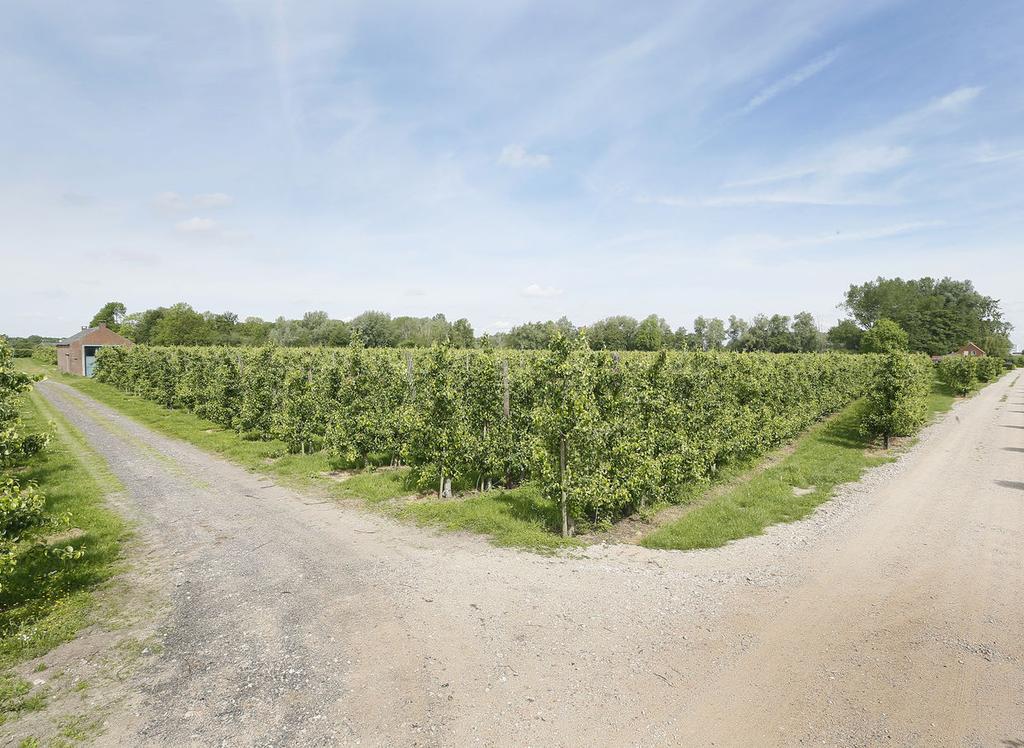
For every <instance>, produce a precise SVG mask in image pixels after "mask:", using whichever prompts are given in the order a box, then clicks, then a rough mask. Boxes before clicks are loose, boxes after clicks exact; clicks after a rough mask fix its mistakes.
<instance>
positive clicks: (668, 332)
mask: <svg viewBox="0 0 1024 748" xmlns="http://www.w3.org/2000/svg"><path fill="white" fill-rule="evenodd" d="M671 336H672V328H670V327H669V326H668V323H667V322H665V320H663V319H662V318H661V317H659V316H658V315H656V314H651V315H649V316H647V317H645V318H644V321H643V322H641V323H640V325H639V326H638V327H637V329H636V337H635V338H634V341H633V346H632V349H633V350H637V351H659V350H661V349H662V348H664V347H665V344H666V341H667V340H669V339H670V338H671Z"/></svg>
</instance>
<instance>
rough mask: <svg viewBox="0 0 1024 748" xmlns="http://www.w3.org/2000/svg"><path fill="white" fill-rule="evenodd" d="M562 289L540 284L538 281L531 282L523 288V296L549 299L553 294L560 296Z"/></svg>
mask: <svg viewBox="0 0 1024 748" xmlns="http://www.w3.org/2000/svg"><path fill="white" fill-rule="evenodd" d="M561 295H562V289H560V288H555V287H554V286H542V285H540V284H539V283H531V284H530V285H528V286H527V287H526V288H524V289H523V296H528V297H530V298H534V299H550V298H551V297H553V296H561Z"/></svg>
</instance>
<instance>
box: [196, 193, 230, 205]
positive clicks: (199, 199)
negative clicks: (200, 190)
mask: <svg viewBox="0 0 1024 748" xmlns="http://www.w3.org/2000/svg"><path fill="white" fill-rule="evenodd" d="M234 201H235V200H234V198H232V197H231V195H225V194H224V193H223V192H208V193H206V194H205V195H196V196H195V197H193V198H192V204H193V205H194V206H195V207H197V208H225V207H227V206H228V205H231V204H232V203H233V202H234Z"/></svg>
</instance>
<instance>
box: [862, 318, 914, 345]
mask: <svg viewBox="0 0 1024 748" xmlns="http://www.w3.org/2000/svg"><path fill="white" fill-rule="evenodd" d="M907 341H908V336H907V333H906V331H905V330H904V329H903V328H902V327H900V326H899V325H898V324H896V323H895V322H893V321H892V320H891V319H880V320H878V322H876V323H875V324H874V326H872V328H871V329H870V330H868V331H867V332H865V333H864V335H863V337H861V339H860V349H861V350H862V351H863V352H864V353H889V352H890V351H905V350H907Z"/></svg>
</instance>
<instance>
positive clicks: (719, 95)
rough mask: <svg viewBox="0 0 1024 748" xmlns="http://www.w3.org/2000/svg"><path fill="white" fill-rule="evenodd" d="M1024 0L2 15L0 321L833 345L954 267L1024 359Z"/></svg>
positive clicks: (38, 2)
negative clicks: (626, 323)
mask: <svg viewBox="0 0 1024 748" xmlns="http://www.w3.org/2000/svg"><path fill="white" fill-rule="evenodd" d="M1022 38H1024V8H1022V7H1021V5H1020V3H1019V1H1018V0H985V1H984V2H978V3H964V2H962V1H961V0H953V1H950V0H927V1H920V0H918V1H912V2H892V1H887V0H858V1H857V2H846V3H835V2H825V1H823V0H806V1H804V0H799V1H788V0H772V1H771V2H748V1H747V0H730V1H729V2H710V1H709V2H696V1H694V2H664V3H662V2H654V1H647V2H641V3H618V2H601V1H600V0H598V1H595V0H588V1H587V2H565V1H563V2H558V3H550V2H527V1H525V0H523V1H516V0H513V1H510V2H502V1H501V0H491V1H489V2H485V3H481V2H475V1H474V2H468V1H466V2H463V1H462V0H438V1H435V2H430V3H412V2H410V3H400V2H390V1H388V0H377V1H376V2H367V3H362V2H338V1H335V0H332V1H321V0H308V1H306V2H293V3H287V2H283V1H281V0H278V1H276V2H274V1H271V0H231V1H226V2H225V1H218V0H202V1H201V2H197V1H194V0H176V1H175V2H173V3H170V2H152V3H129V4H125V3H123V2H111V1H109V0H91V1H90V2H89V3H81V2H56V1H52V0H35V1H34V2H32V3H5V4H3V5H2V6H0V113H2V116H0V281H2V283H0V287H2V289H3V292H2V294H0V330H2V331H4V332H6V333H8V334H11V335H27V334H30V333H38V334H45V335H66V334H69V333H71V332H73V331H75V330H77V329H78V327H79V326H80V325H82V324H85V323H87V322H88V321H89V319H90V318H91V316H92V314H93V313H94V312H95V311H96V310H97V309H99V307H100V306H102V305H103V303H105V302H107V301H110V300H119V301H122V302H124V303H125V304H126V305H127V306H128V309H129V311H141V310H143V309H146V308H150V307H155V306H161V305H163V306H167V305H170V304H173V303H175V302H178V301H186V302H188V303H190V304H192V305H193V306H194V307H195V308H197V309H198V310H200V311H204V310H211V311H214V312H221V311H225V310H231V311H233V312H235V313H237V314H239V315H240V316H241V317H243V318H244V317H246V316H250V315H255V316H260V317H263V318H265V319H273V318H276V317H278V316H280V315H283V316H286V317H298V316H301V315H302V313H303V312H305V311H307V310H313V309H323V310H325V311H327V312H328V313H329V314H330V315H331V316H332V317H335V318H340V319H346V318H350V317H352V316H354V315H356V314H358V313H359V312H361V311H363V310H365V309H379V310H383V311H387V312H390V313H392V314H395V315H398V314H411V315H432V314H435V313H437V312H443V313H444V314H446V315H447V316H448V317H449V319H455V318H459V317H467V318H469V320H470V321H471V322H472V323H473V325H474V326H475V327H476V329H477V331H478V332H482V331H488V332H495V331H501V330H506V329H508V328H509V327H511V326H512V325H514V324H517V323H520V322H523V321H527V320H542V319H552V318H557V317H560V316H562V315H566V316H568V317H569V318H570V319H572V320H573V321H574V322H577V323H579V324H585V323H588V322H592V321H594V320H597V319H600V318H602V317H605V316H608V315H612V314H631V315H634V316H637V317H643V316H646V315H648V314H650V313H656V314H658V315H660V316H663V317H664V318H665V319H666V320H667V321H668V322H669V323H670V324H671V325H673V327H675V326H679V325H683V326H686V327H687V328H690V327H692V321H693V319H694V317H695V316H697V315H705V316H719V317H723V318H727V317H728V316H729V315H730V314H736V315H739V316H742V317H746V318H748V319H749V318H750V317H752V316H753V315H755V314H758V313H762V312H764V313H783V314H795V313H797V312H799V311H803V310H807V311H810V312H811V313H813V314H814V315H815V317H816V319H817V320H818V322H819V324H820V325H822V326H823V327H828V326H830V325H831V324H834V323H835V321H836V320H837V319H838V318H840V317H841V316H843V312H842V310H841V309H838V308H837V304H839V303H840V302H841V301H842V298H843V294H844V292H845V290H846V289H847V288H848V286H849V285H850V284H851V283H858V284H859V283H862V282H865V281H868V280H871V279H873V278H875V277H877V276H880V275H881V276H886V277H892V276H901V277H904V278H907V277H921V276H932V277H942V276H946V275H949V276H952V277H954V278H958V279H962V278H970V279H971V280H973V281H974V282H975V284H976V286H977V287H978V289H979V290H980V291H981V292H982V293H985V294H987V295H990V296H993V297H995V298H998V299H1000V300H1001V301H1002V306H1003V309H1004V311H1005V313H1006V316H1007V318H1008V319H1009V320H1010V321H1011V322H1012V323H1014V325H1015V326H1016V328H1017V330H1016V331H1015V333H1014V335H1013V338H1014V340H1015V341H1016V342H1017V343H1018V345H1019V344H1020V343H1021V342H1024V283H1022V280H1024V251H1021V243H1022V238H1024V210H1022V209H1024V126H1022V125H1024V86H1022V85H1021V81H1022V80H1024V44H1021V42H1020V40H1021V39H1022Z"/></svg>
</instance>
